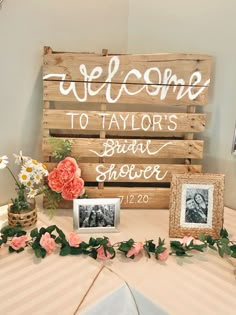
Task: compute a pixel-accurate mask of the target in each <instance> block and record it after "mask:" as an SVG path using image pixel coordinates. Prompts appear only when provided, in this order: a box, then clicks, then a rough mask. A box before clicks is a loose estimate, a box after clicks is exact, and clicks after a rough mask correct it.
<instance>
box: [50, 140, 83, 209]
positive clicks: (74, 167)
mask: <svg viewBox="0 0 236 315" xmlns="http://www.w3.org/2000/svg"><path fill="white" fill-rule="evenodd" d="M51 142H52V146H54V151H53V153H52V156H53V157H54V159H55V161H56V162H58V164H57V166H56V167H55V168H54V169H53V170H52V171H51V172H49V175H48V182H47V190H46V196H47V201H46V208H48V209H56V208H58V206H59V203H60V201H61V200H62V199H65V200H73V199H76V198H82V197H85V189H84V181H83V179H82V178H81V169H80V167H79V165H78V163H77V161H76V159H75V158H73V157H71V156H70V155H71V151H72V140H68V139H63V140H60V139H53V138H51Z"/></svg>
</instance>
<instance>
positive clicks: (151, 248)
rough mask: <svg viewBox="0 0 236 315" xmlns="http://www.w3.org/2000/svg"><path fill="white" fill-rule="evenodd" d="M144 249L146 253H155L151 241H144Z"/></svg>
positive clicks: (154, 246)
mask: <svg viewBox="0 0 236 315" xmlns="http://www.w3.org/2000/svg"><path fill="white" fill-rule="evenodd" d="M145 247H146V248H147V251H148V252H151V253H154V252H155V248H156V245H155V243H153V240H149V241H146V243H145V245H144V248H145Z"/></svg>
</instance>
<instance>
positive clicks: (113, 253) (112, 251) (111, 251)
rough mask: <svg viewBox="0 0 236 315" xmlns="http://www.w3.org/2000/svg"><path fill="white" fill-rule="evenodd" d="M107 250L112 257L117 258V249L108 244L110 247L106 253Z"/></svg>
mask: <svg viewBox="0 0 236 315" xmlns="http://www.w3.org/2000/svg"><path fill="white" fill-rule="evenodd" d="M106 250H107V251H108V252H109V253H110V254H111V255H112V256H111V258H110V259H113V258H115V256H116V251H115V250H114V248H113V247H111V246H108V247H107V248H106V249H105V254H106Z"/></svg>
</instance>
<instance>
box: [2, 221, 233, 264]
mask: <svg viewBox="0 0 236 315" xmlns="http://www.w3.org/2000/svg"><path fill="white" fill-rule="evenodd" d="M22 238H23V239H22ZM43 238H46V239H47V242H46V243H43V241H42V239H43ZM190 238H191V237H190ZM14 240H15V242H14ZM71 240H73V244H71V242H72V241H71ZM200 240H201V241H200ZM195 241H197V242H200V244H196V243H195ZM19 244H21V245H19ZM45 244H46V245H45ZM49 244H51V245H50V248H49V247H48V245H49ZM1 245H5V246H8V250H9V252H10V253H13V252H17V253H20V252H22V251H23V250H24V249H25V248H26V247H30V248H31V249H32V250H33V252H34V254H35V256H36V257H39V258H45V257H46V255H47V254H50V253H51V252H53V250H54V248H56V247H57V248H59V255H60V256H67V255H81V254H83V255H88V256H90V257H92V258H94V259H103V260H106V259H113V258H115V256H116V255H117V253H119V254H121V255H123V256H124V257H126V258H130V259H134V258H135V257H136V256H137V255H139V254H141V253H142V252H143V253H144V254H145V256H147V257H148V258H151V257H154V258H155V259H157V260H161V261H162V260H166V259H167V258H168V256H169V255H172V256H182V257H191V256H192V254H191V253H192V252H193V251H199V252H204V251H205V249H207V248H209V249H212V250H214V251H218V254H219V255H220V257H224V256H230V257H232V258H236V244H235V242H234V241H231V240H230V239H229V237H228V232H227V230H226V229H222V230H221V233H220V238H218V239H213V238H212V237H211V236H210V235H205V234H204V233H201V234H200V235H199V240H196V239H194V238H192V240H191V242H189V244H186V242H185V241H184V239H183V240H182V241H170V251H169V250H168V249H167V247H166V245H165V240H164V239H163V240H162V239H161V238H159V239H158V242H157V243H155V242H154V241H153V240H146V241H145V242H144V243H142V242H135V241H134V240H133V239H132V238H131V239H129V240H127V241H121V242H116V243H114V244H113V245H112V244H111V242H110V240H109V238H108V237H106V236H103V237H98V238H93V237H90V239H89V241H88V242H85V241H83V240H82V239H81V238H80V236H79V235H78V234H76V233H74V232H71V233H69V234H68V235H67V236H66V235H65V233H64V232H63V231H62V230H61V229H59V228H58V227H57V226H56V225H51V226H48V227H46V228H45V227H41V228H40V229H38V228H34V229H33V230H31V232H30V234H29V237H28V236H27V232H26V231H24V230H23V229H22V228H21V227H19V226H17V227H10V226H5V227H4V228H2V230H1V233H0V247H1ZM101 251H102V255H101ZM161 254H167V255H165V256H166V257H165V259H163V256H161Z"/></svg>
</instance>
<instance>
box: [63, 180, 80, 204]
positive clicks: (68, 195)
mask: <svg viewBox="0 0 236 315" xmlns="http://www.w3.org/2000/svg"><path fill="white" fill-rule="evenodd" d="M83 193H84V181H83V179H82V178H80V177H75V178H74V179H73V180H71V181H69V182H67V183H66V184H65V185H64V186H63V189H62V198H64V199H66V200H72V199H76V198H78V197H79V196H81V195H83Z"/></svg>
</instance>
